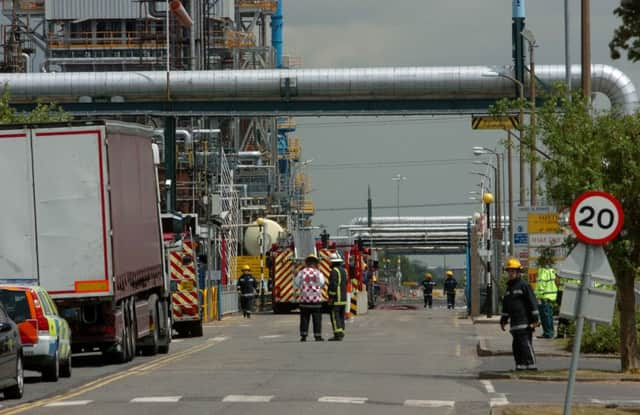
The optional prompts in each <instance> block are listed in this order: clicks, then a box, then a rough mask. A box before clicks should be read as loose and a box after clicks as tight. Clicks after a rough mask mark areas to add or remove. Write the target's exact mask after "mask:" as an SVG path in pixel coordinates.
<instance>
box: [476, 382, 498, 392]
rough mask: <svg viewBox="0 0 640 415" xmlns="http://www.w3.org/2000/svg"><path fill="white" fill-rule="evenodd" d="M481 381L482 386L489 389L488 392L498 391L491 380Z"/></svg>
mask: <svg viewBox="0 0 640 415" xmlns="http://www.w3.org/2000/svg"><path fill="white" fill-rule="evenodd" d="M480 383H482V386H484V388H485V389H486V390H487V393H496V389H495V388H494V387H493V384H492V383H491V381H490V380H481V381H480Z"/></svg>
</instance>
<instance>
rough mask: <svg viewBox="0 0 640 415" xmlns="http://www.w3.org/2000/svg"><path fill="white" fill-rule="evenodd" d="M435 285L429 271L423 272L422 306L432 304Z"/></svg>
mask: <svg viewBox="0 0 640 415" xmlns="http://www.w3.org/2000/svg"><path fill="white" fill-rule="evenodd" d="M435 286H436V282H435V281H433V280H432V277H431V274H430V273H428V272H427V273H425V274H424V280H422V294H423V295H424V307H425V308H426V307H427V306H428V307H429V308H431V306H432V305H433V287H435Z"/></svg>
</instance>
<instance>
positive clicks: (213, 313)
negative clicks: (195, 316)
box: [200, 287, 218, 323]
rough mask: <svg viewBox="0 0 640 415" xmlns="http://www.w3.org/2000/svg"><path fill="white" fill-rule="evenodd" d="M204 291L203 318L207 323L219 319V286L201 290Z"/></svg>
mask: <svg viewBox="0 0 640 415" xmlns="http://www.w3.org/2000/svg"><path fill="white" fill-rule="evenodd" d="M200 292H201V293H202V296H201V298H202V320H203V321H204V322H205V323H208V322H210V321H216V320H218V288H217V287H211V288H205V289H204V290H200Z"/></svg>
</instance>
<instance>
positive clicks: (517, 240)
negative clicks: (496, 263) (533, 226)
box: [513, 233, 529, 245]
mask: <svg viewBox="0 0 640 415" xmlns="http://www.w3.org/2000/svg"><path fill="white" fill-rule="evenodd" d="M513 243H514V244H517V245H526V244H528V243H529V234H528V233H514V234H513Z"/></svg>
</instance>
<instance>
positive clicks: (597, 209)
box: [569, 191, 624, 245]
mask: <svg viewBox="0 0 640 415" xmlns="http://www.w3.org/2000/svg"><path fill="white" fill-rule="evenodd" d="M623 219H624V215H623V213H622V205H620V202H618V199H616V198H615V197H613V196H611V195H610V194H609V193H605V192H599V191H593V192H586V193H583V194H581V195H580V196H579V197H578V198H577V199H576V200H575V201H574V202H573V204H572V205H571V213H570V214H569V222H570V223H571V228H572V229H573V232H575V234H576V237H577V238H578V239H579V240H581V241H582V242H584V243H587V244H592V245H603V244H606V243H607V242H609V241H611V240H612V239H613V238H615V237H616V236H618V234H619V233H620V229H622V223H623Z"/></svg>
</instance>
